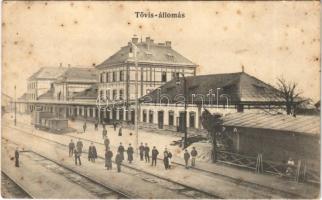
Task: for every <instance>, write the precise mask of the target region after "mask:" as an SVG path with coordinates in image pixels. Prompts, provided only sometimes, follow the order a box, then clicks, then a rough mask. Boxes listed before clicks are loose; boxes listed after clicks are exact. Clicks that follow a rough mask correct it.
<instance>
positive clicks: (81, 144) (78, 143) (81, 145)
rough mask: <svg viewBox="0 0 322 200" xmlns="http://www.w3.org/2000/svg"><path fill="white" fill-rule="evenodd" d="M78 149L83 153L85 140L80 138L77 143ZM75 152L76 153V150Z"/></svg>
mask: <svg viewBox="0 0 322 200" xmlns="http://www.w3.org/2000/svg"><path fill="white" fill-rule="evenodd" d="M76 149H77V152H78V153H79V154H81V153H82V151H83V142H82V141H81V140H80V139H78V141H77V143H76ZM74 153H75V151H74Z"/></svg>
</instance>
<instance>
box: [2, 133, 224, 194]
mask: <svg viewBox="0 0 322 200" xmlns="http://www.w3.org/2000/svg"><path fill="white" fill-rule="evenodd" d="M19 131H21V132H24V133H27V134H30V133H28V132H26V131H22V130H19ZM32 136H34V137H38V138H41V139H43V140H46V141H48V142H50V143H54V144H56V145H59V146H60V147H61V148H63V149H64V150H65V149H66V148H67V145H65V144H61V143H59V142H57V141H53V140H49V139H47V138H43V137H40V136H37V135H34V134H32ZM4 139H5V140H8V141H10V140H9V139H7V138H4ZM10 142H11V143H14V142H12V141H10ZM15 144H16V143H15ZM16 145H18V144H16ZM25 153H27V154H28V153H32V154H35V155H37V157H41V158H42V159H46V160H48V161H50V162H52V163H55V164H56V165H58V166H61V167H62V168H66V169H67V170H70V171H72V172H74V173H77V174H79V173H78V172H76V171H74V170H73V169H71V168H69V167H66V166H64V165H62V164H61V163H58V162H57V161H54V160H52V159H50V158H48V157H46V156H44V155H41V154H39V153H37V152H34V151H26V152H25ZM83 153H87V152H86V151H83ZM98 158H99V159H101V160H104V158H103V157H101V156H98ZM42 159H39V160H36V161H37V162H38V161H39V162H44V161H43V160H42ZM45 164H46V163H45ZM122 166H123V167H125V168H127V170H126V171H125V170H123V172H122V173H126V174H129V175H132V176H136V177H140V178H141V179H142V180H144V181H146V182H149V183H152V184H157V185H159V186H161V187H165V188H168V189H170V190H172V191H173V192H177V193H179V194H182V195H184V196H186V197H187V198H203V199H214V198H221V197H219V196H217V195H214V194H212V193H208V192H206V191H202V190H199V189H196V188H193V187H191V186H189V185H186V184H181V183H178V182H175V181H172V180H170V179H167V178H163V177H161V176H157V175H155V174H152V173H149V172H146V171H144V170H140V169H137V168H135V167H131V166H128V165H122ZM79 175H80V176H83V177H84V178H88V179H90V180H92V179H91V178H90V177H88V176H87V175H83V174H79ZM92 181H95V180H92ZM95 182H97V181H95ZM97 183H98V184H101V183H99V182H97ZM116 192H121V191H116ZM124 196H125V197H126V198H135V197H133V195H131V194H125V195H124Z"/></svg>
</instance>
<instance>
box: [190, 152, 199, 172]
mask: <svg viewBox="0 0 322 200" xmlns="http://www.w3.org/2000/svg"><path fill="white" fill-rule="evenodd" d="M190 154H191V166H192V167H194V166H195V165H196V157H197V155H198V152H197V150H196V148H195V147H192V150H191V153H190Z"/></svg>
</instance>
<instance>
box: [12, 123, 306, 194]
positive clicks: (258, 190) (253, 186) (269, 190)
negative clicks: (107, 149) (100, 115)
mask: <svg viewBox="0 0 322 200" xmlns="http://www.w3.org/2000/svg"><path fill="white" fill-rule="evenodd" d="M10 128H16V127H10ZM26 128H30V126H28V125H27V126H26ZM17 129H18V128H17ZM18 130H20V129H18ZM20 131H21V130H20ZM24 132H25V133H27V134H31V135H33V136H36V137H39V138H42V139H44V140H47V141H49V142H52V143H55V144H58V145H60V146H63V147H65V148H66V147H67V145H65V144H61V143H59V142H57V141H54V140H49V139H47V138H44V137H41V136H38V135H35V134H32V133H29V132H27V131H24ZM65 136H68V137H70V138H73V139H81V140H83V141H87V142H93V143H95V144H98V145H104V144H103V143H100V142H95V141H92V140H88V139H84V138H81V137H76V136H70V135H65ZM99 158H101V159H104V158H103V157H100V156H99ZM158 159H159V160H162V159H160V158H158ZM173 164H174V165H177V166H184V165H183V164H180V163H176V162H173ZM125 167H127V168H129V169H132V170H135V171H138V172H139V173H141V174H143V173H144V174H148V175H150V176H154V177H157V178H160V179H163V180H165V181H170V182H173V181H171V180H170V179H167V178H164V177H160V176H157V175H155V174H151V173H149V172H146V171H143V170H140V169H137V168H135V167H132V166H129V165H125ZM192 170H194V171H198V172H199V173H203V174H205V175H207V176H212V177H214V178H221V179H224V180H226V181H229V182H232V183H235V184H236V185H243V186H244V187H247V188H248V190H251V191H252V193H254V194H256V193H257V194H258V195H260V196H263V194H262V193H263V192H265V193H270V194H275V195H278V196H282V197H284V198H304V197H301V196H299V195H297V194H294V193H292V192H285V191H284V190H278V189H275V188H270V187H267V186H263V185H258V184H256V183H252V182H247V181H244V180H240V179H237V178H232V177H229V176H225V175H222V174H218V173H213V172H210V171H207V170H203V169H199V168H192ZM177 184H179V185H181V186H182V187H186V188H187V189H185V190H187V191H189V192H190V191H193V190H196V189H195V188H192V187H190V186H188V185H185V184H181V183H177ZM183 191H184V190H183ZM189 192H188V193H189ZM199 193H200V194H203V195H206V196H207V195H208V196H210V195H212V196H213V197H212V198H220V197H219V196H216V195H213V194H209V193H207V192H205V191H199ZM200 194H199V195H200ZM265 198H271V197H270V196H266V197H265Z"/></svg>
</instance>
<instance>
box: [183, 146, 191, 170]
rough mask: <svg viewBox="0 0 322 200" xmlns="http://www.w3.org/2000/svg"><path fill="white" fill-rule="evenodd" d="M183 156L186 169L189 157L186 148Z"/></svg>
mask: <svg viewBox="0 0 322 200" xmlns="http://www.w3.org/2000/svg"><path fill="white" fill-rule="evenodd" d="M183 158H184V162H185V164H186V169H188V168H189V166H188V162H189V159H190V154H189V152H188V150H187V149H186V150H184V154H183Z"/></svg>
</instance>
